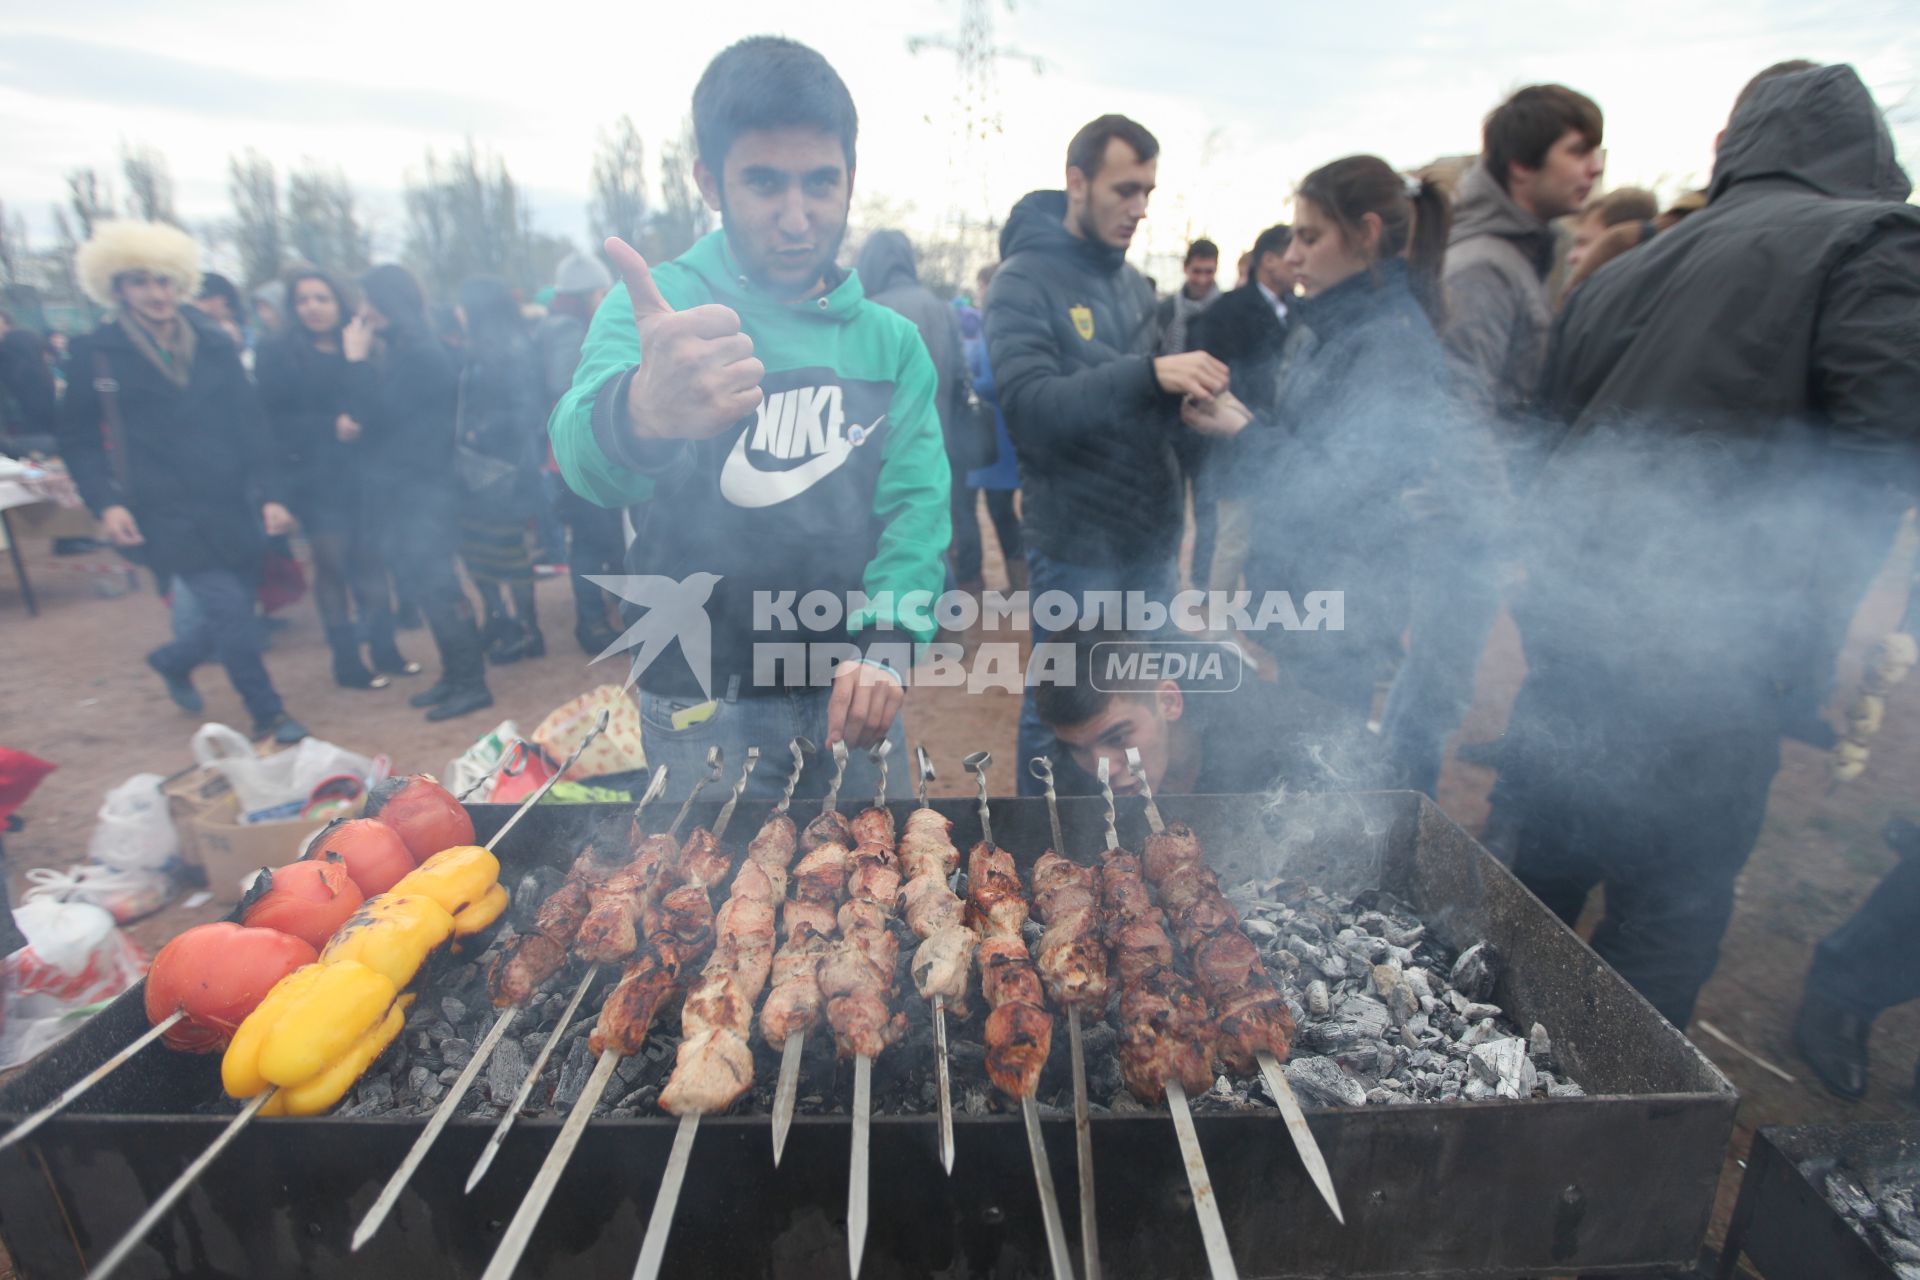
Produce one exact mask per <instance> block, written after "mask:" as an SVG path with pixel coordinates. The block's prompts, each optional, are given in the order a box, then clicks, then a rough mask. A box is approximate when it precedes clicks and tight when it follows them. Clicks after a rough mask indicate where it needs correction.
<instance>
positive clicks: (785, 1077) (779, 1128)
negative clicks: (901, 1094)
mask: <svg viewBox="0 0 1920 1280" xmlns="http://www.w3.org/2000/svg"><path fill="white" fill-rule="evenodd" d="M794 742H795V744H796V746H795V748H794V757H793V759H794V771H793V776H792V777H790V778H788V779H787V791H786V794H785V795H783V796H782V797H781V798H780V805H779V807H777V808H776V809H775V810H774V812H775V813H785V812H786V811H787V809H786V806H787V805H788V803H789V802H791V801H792V799H793V787H794V784H795V783H796V782H798V781H799V780H800V759H801V755H800V753H801V752H803V751H805V752H809V753H810V752H811V751H812V749H813V744H812V743H810V742H808V741H807V740H806V739H805V738H796V739H794ZM846 772H847V744H846V743H845V742H836V743H834V744H833V785H831V786H830V787H828V788H827V798H826V799H825V800H824V801H822V802H821V805H820V812H822V813H825V812H826V811H827V810H829V809H831V808H834V807H835V806H836V805H838V804H839V803H840V780H841V779H842V778H843V777H845V776H846ZM806 1039H807V1038H806V1037H805V1036H804V1035H802V1034H800V1033H799V1032H798V1031H795V1032H793V1033H791V1034H790V1035H788V1036H787V1042H786V1044H785V1045H783V1046H781V1049H780V1082H779V1084H778V1085H777V1086H775V1088H774V1091H773V1167H774V1168H776V1169H778V1168H779V1167H780V1154H781V1152H783V1151H785V1150H786V1149H787V1130H789V1129H791V1128H792V1127H793V1103H794V1096H795V1095H796V1094H798V1093H799V1091H800V1051H801V1049H802V1047H803V1046H804V1045H805V1044H806Z"/></svg>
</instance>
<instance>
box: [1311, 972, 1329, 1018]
mask: <svg viewBox="0 0 1920 1280" xmlns="http://www.w3.org/2000/svg"><path fill="white" fill-rule="evenodd" d="M1330 1007H1331V1006H1330V1005H1329V1003H1328V999H1327V984H1326V981H1325V979H1322V978H1315V979H1314V980H1313V981H1312V982H1309V983H1308V984H1307V1012H1308V1013H1311V1014H1312V1015H1313V1016H1314V1017H1316V1018H1324V1017H1326V1016H1327V1011H1328V1009H1329V1008H1330Z"/></svg>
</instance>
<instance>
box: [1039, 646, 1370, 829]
mask: <svg viewBox="0 0 1920 1280" xmlns="http://www.w3.org/2000/svg"><path fill="white" fill-rule="evenodd" d="M1209 657H1217V658H1218V659H1219V661H1218V662H1217V664H1209V662H1208V661H1207V660H1208V658H1209ZM1035 703H1036V708H1037V710H1038V711H1039V713H1040V717H1041V719H1042V720H1044V721H1045V722H1046V724H1047V727H1048V728H1050V729H1051V730H1053V733H1054V735H1055V737H1056V738H1057V739H1058V740H1059V746H1058V747H1057V748H1056V750H1055V758H1054V773H1055V775H1056V778H1057V785H1058V787H1059V790H1060V792H1061V794H1064V795H1091V794H1097V793H1098V791H1099V784H1098V783H1097V782H1096V781H1095V778H1096V777H1097V776H1098V774H1099V769H1100V761H1101V760H1102V759H1103V758H1104V759H1105V760H1106V761H1107V768H1108V776H1109V777H1110V779H1111V780H1112V785H1113V790H1114V793H1115V794H1116V795H1132V794H1135V793H1137V792H1138V791H1139V789H1140V783H1139V780H1138V779H1137V778H1135V777H1134V776H1133V775H1132V774H1131V773H1129V772H1128V770H1127V749H1128V748H1129V747H1137V748H1139V750H1140V762H1141V767H1142V768H1143V769H1144V770H1145V771H1146V775H1147V781H1148V782H1149V783H1151V784H1152V785H1153V790H1154V793H1155V794H1156V795H1159V794H1192V795H1246V794H1250V793H1253V792H1260V791H1271V790H1275V789H1277V788H1280V787H1287V788H1290V789H1297V790H1303V791H1349V790H1362V789H1366V788H1369V787H1379V786H1384V785H1386V781H1385V769H1384V765H1383V762H1382V758H1381V752H1380V747H1379V739H1378V738H1377V737H1376V736H1375V735H1374V734H1371V733H1368V732H1367V729H1366V726H1365V725H1364V724H1363V723H1361V721H1360V719H1359V717H1357V716H1355V715H1353V714H1351V713H1350V712H1348V711H1345V710H1344V709H1342V708H1340V707H1338V706H1335V705H1334V704H1333V703H1331V702H1329V701H1327V700H1326V699H1323V698H1320V697H1318V696H1316V695H1314V694H1312V693H1310V692H1308V691H1307V690H1305V689H1302V688H1300V687H1299V686H1297V685H1296V684H1294V683H1293V682H1292V681H1290V680H1289V679H1288V677H1287V675H1286V673H1285V672H1284V671H1283V672H1281V673H1280V678H1279V680H1278V681H1277V682H1275V681H1269V680H1265V679H1263V678H1261V676H1260V675H1259V674H1257V673H1256V672H1255V670H1254V667H1253V664H1252V663H1249V662H1245V661H1244V660H1243V659H1242V658H1241V657H1240V656H1239V654H1238V653H1236V652H1234V651H1233V648H1232V646H1229V645H1225V644H1221V643H1218V642H1212V641H1198V640H1194V639H1192V638H1191V637H1187V636H1183V635H1181V634H1179V633H1177V632H1169V633H1156V634H1154V635H1145V634H1138V633H1128V632H1124V631H1118V630H1108V631H1090V632H1082V633H1080V634H1079V635H1078V636H1076V637H1075V641H1074V662H1073V667H1072V670H1071V672H1070V673H1062V678H1061V679H1060V680H1059V681H1057V682H1055V683H1050V684H1041V685H1039V686H1038V687H1037V688H1036V689H1035Z"/></svg>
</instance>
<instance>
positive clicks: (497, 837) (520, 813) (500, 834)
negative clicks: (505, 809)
mask: <svg viewBox="0 0 1920 1280" xmlns="http://www.w3.org/2000/svg"><path fill="white" fill-rule="evenodd" d="M606 728H607V713H606V712H605V711H602V712H601V713H600V716H599V718H598V719H597V720H595V721H594V722H593V728H591V729H589V730H587V732H586V736H584V737H582V738H581V739H580V741H579V742H578V743H576V744H575V745H574V748H573V750H572V751H571V752H569V753H568V755H567V758H566V759H565V760H563V761H561V762H560V767H559V768H558V769H556V770H554V771H553V776H552V777H551V778H548V779H547V780H546V781H545V782H543V783H541V784H540V789H539V790H538V791H535V792H534V793H533V794H532V795H530V796H528V797H527V798H526V799H525V800H523V801H521V803H520V807H519V808H518V809H515V810H514V811H513V816H511V817H510V818H508V819H507V820H506V821H505V822H503V823H502V824H500V829H499V830H498V831H496V832H494V833H493V839H491V840H489V841H487V848H489V849H492V848H493V847H494V846H495V845H497V844H499V843H500V842H501V841H502V840H504V839H506V837H507V832H509V831H511V830H513V829H514V827H516V826H517V825H519V822H520V819H522V818H524V817H526V816H527V810H529V809H531V808H533V806H535V805H536V804H539V803H540V802H541V801H542V800H544V799H546V796H547V792H549V791H551V790H553V784H554V783H556V782H558V781H560V779H562V778H564V777H566V776H567V770H569V769H571V768H573V766H574V762H575V761H577V760H578V759H579V758H580V753H581V752H582V751H585V750H586V749H587V747H588V746H589V745H591V744H592V742H593V740H594V739H595V738H597V737H599V736H600V735H601V734H602V733H604V732H605V731H606Z"/></svg>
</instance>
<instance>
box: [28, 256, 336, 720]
mask: <svg viewBox="0 0 1920 1280" xmlns="http://www.w3.org/2000/svg"><path fill="white" fill-rule="evenodd" d="M75 266H76V268H77V270H78V272H79V275H80V279H81V283H82V286H83V287H84V288H85V289H86V291H87V294H88V296H89V297H91V298H92V299H93V300H94V301H95V302H97V303H99V304H100V305H101V306H104V307H112V308H114V309H115V314H114V315H112V316H111V317H109V318H108V319H107V320H106V322H105V323H103V324H102V325H101V326H100V327H99V328H98V329H96V330H94V332H92V333H90V334H88V335H87V336H86V337H84V338H81V339H79V340H78V341H76V342H75V343H74V344H73V366H72V367H73V371H74V373H73V381H72V382H71V383H70V384H69V385H68V387H67V395H66V399H65V400H64V402H63V403H62V405H61V416H60V428H61V456H62V457H63V458H64V459H65V460H66V462H67V466H68V468H69V470H70V471H71V472H72V474H73V479H74V483H75V485H77V486H78V487H79V490H80V496H81V497H82V498H84V499H86V503H87V505H88V506H89V507H91V508H92V509H93V511H94V512H95V514H97V515H98V516H99V517H100V525H101V529H102V531H103V532H104V533H105V534H106V536H107V540H108V541H110V542H112V543H113V544H114V545H115V546H117V547H122V548H125V549H127V550H128V551H129V552H130V553H133V554H135V555H137V556H138V558H139V559H140V560H141V561H142V562H143V563H144V564H145V565H146V566H147V567H148V568H150V569H152V570H153V572H154V575H155V576H156V577H157V578H159V580H160V581H161V582H163V583H165V582H169V581H178V582H181V583H184V584H185V585H186V587H187V589H188V590H189V591H190V592H192V594H193V598H194V601H195V602H196V603H197V604H198V605H199V606H200V609H201V612H202V615H203V618H202V622H201V625H200V627H199V628H198V629H197V631H196V632H195V634H193V635H189V636H183V637H181V638H179V639H176V640H174V641H173V642H172V643H170V644H166V645H162V646H161V647H160V648H158V649H156V650H154V651H153V652H152V653H151V654H149V655H147V662H148V665H150V666H152V667H153V669H154V670H155V671H157V672H159V674H160V677H161V678H162V679H163V680H165V681H166V682H167V692H168V693H169V694H170V695H171V696H172V697H173V700H174V701H175V702H177V703H179V704H180V706H181V707H182V708H183V709H185V710H188V711H192V712H195V713H197V712H198V711H199V710H200V696H199V694H198V693H196V692H195V691H194V688H193V685H192V683H191V681H190V679H189V673H190V672H191V671H192V670H193V668H194V665H195V664H196V663H198V662H200V661H203V660H204V659H205V658H206V657H207V656H208V654H209V653H212V654H214V655H217V656H218V657H219V659H220V661H221V663H222V664H223V665H224V666H225V667H226V669H227V678H228V679H230V680H232V681H233V687H234V689H235V691H236V692H238V693H239V694H240V697H241V698H242V700H243V701H245V703H246V705H247V711H248V712H249V713H250V714H251V715H252V717H253V732H254V736H255V737H267V736H271V737H272V738H273V739H274V740H275V741H276V742H282V743H291V742H298V741H299V740H300V739H301V738H304V737H306V734H307V731H306V730H305V729H304V728H302V727H301V726H300V725H299V723H298V722H296V721H295V720H293V719H292V718H291V717H289V716H288V715H287V714H286V710H285V708H284V707H283V706H282V705H281V702H280V695H279V694H278V693H277V692H275V691H274V687H273V681H272V680H271V679H270V678H269V677H268V675H267V668H266V665H265V664H264V663H263V662H262V661H261V659H260V651H261V647H262V646H261V638H260V632H259V623H258V620H257V619H256V618H255V617H254V612H253V597H254V590H255V582H256V580H257V578H258V576H259V570H260V559H261V555H262V553H263V552H264V550H265V539H264V538H263V537H262V526H264V528H265V532H266V534H267V535H270V536H276V535H279V534H284V533H288V532H291V531H292V529H293V517H292V516H291V515H289V514H288V512H287V508H286V507H285V505H284V493H283V492H282V478H281V476H280V475H279V472H278V468H277V467H276V466H275V464H274V451H273V446H272V439H271V435H270V433H269V431H268V428H267V423H266V419H265V416H264V415H263V414H262V412H261V410H260V403H259V401H258V400H257V399H256V398H255V396H254V392H253V384H252V383H251V382H249V381H248V379H247V375H246V371H245V370H244V369H242V368H241V366H240V353H239V350H238V348H236V347H235V346H234V344H233V342H232V340H231V339H229V338H228V337H227V336H226V334H224V333H222V332H221V331H220V329H219V327H218V326H216V325H215V324H213V322H211V321H209V320H207V319H206V318H205V317H203V316H201V315H200V314H199V313H197V312H196V311H194V310H193V309H192V308H191V307H182V306H181V305H180V302H181V299H182V298H183V297H186V296H189V295H190V294H191V292H192V290H193V288H194V286H195V285H196V284H197V283H198V281H199V277H200V251H199V248H198V246H196V245H195V244H194V242H193V238H192V237H191V236H189V235H187V234H186V232H184V231H181V230H179V229H178V228H176V227H169V226H165V225H162V224H159V223H139V222H108V223H103V224H102V225H101V226H100V228H99V230H97V231H96V232H95V233H94V236H93V238H92V239H91V240H89V241H88V242H87V243H86V244H85V245H83V246H82V247H81V249H80V253H79V256H78V258H77V260H76V263H75ZM109 440H110V441H111V445H110V446H109V444H108V441H109Z"/></svg>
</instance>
